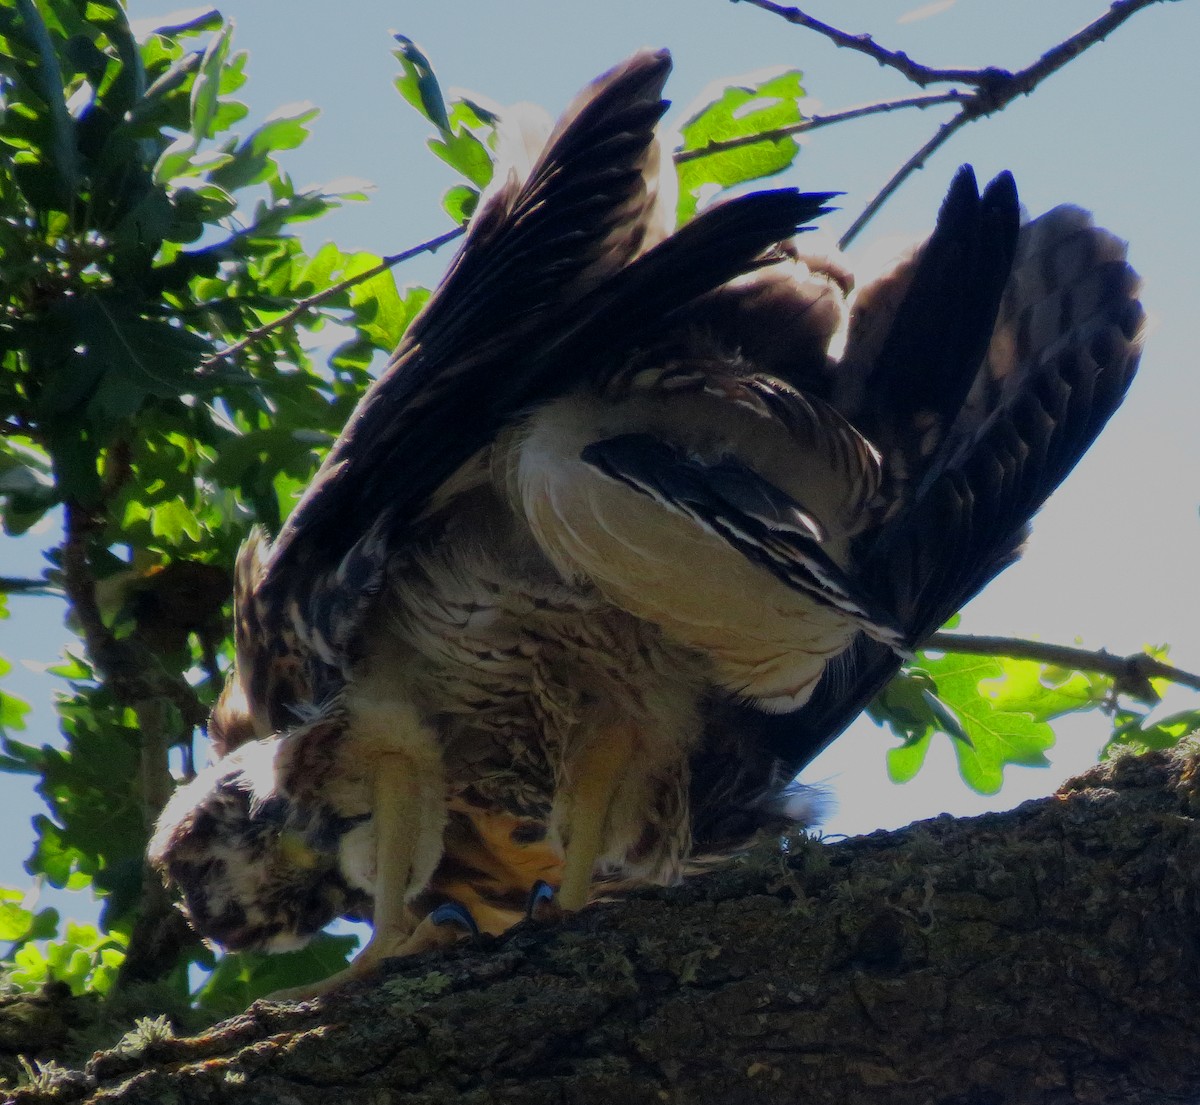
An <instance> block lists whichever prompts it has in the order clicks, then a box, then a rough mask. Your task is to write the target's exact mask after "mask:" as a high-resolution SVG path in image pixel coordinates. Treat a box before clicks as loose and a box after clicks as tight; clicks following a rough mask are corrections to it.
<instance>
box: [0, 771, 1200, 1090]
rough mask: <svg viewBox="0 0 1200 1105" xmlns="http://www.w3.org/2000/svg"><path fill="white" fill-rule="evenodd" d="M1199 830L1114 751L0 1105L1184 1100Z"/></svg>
mask: <svg viewBox="0 0 1200 1105" xmlns="http://www.w3.org/2000/svg"><path fill="white" fill-rule="evenodd" d="M1198 815H1200V760H1198V759H1197V756H1196V754H1195V753H1194V752H1193V753H1184V752H1174V753H1167V754H1164V753H1150V754H1147V755H1145V756H1123V757H1119V758H1117V759H1115V760H1112V761H1109V762H1107V763H1105V764H1103V765H1100V766H1099V767H1097V768H1094V769H1093V770H1091V771H1089V772H1088V773H1087V774H1086V775H1085V776H1082V777H1081V778H1080V779H1077V780H1073V781H1072V782H1070V783H1068V784H1066V786H1064V787H1063V789H1062V790H1061V791H1060V792H1059V794H1058V795H1057V796H1055V797H1053V798H1048V799H1044V800H1042V801H1040V802H1027V803H1025V804H1023V805H1022V806H1020V807H1019V808H1018V809H1016V810H1012V811H1009V812H1007V813H1004V814H986V815H984V816H983V817H978V818H971V819H963V820H959V821H956V820H953V819H950V818H937V819H935V820H932V821H926V822H921V823H919V824H916V825H913V826H910V827H909V828H907V829H903V830H900V831H899V832H894V833H883V832H879V833H873V834H872V835H871V836H869V837H863V838H858V839H851V840H846V841H842V842H838V843H833V844H828V843H821V842H818V841H814V840H799V841H793V842H790V843H789V847H788V850H787V853H786V855H784V854H781V852H780V849H779V847H778V844H777V843H774V844H771V845H764V846H763V847H761V848H760V849H758V850H756V851H755V852H753V853H751V854H750V855H748V856H746V857H743V858H742V859H741V860H739V861H735V862H733V863H730V864H727V865H725V866H724V867H722V868H719V869H718V870H716V871H715V872H713V873H712V874H710V875H707V876H705V877H703V878H697V879H694V880H691V881H689V882H687V883H685V884H684V885H682V886H680V887H676V888H673V889H670V890H650V891H642V892H639V893H636V894H634V895H632V896H631V897H629V898H627V899H625V900H622V901H618V902H614V903H610V904H607V905H603V904H602V905H596V906H591V907H589V908H588V909H586V910H584V911H582V912H581V913H579V914H578V915H576V916H575V917H573V918H570V919H568V920H567V921H565V922H564V923H563V924H561V925H555V926H550V927H539V926H532V925H525V926H522V927H521V928H520V929H518V930H516V931H514V932H513V933H511V934H510V935H509V936H508V937H505V938H501V939H500V940H495V939H486V938H485V939H483V940H481V941H480V942H479V943H478V944H477V945H476V946H469V945H468V946H460V947H459V948H457V949H452V950H450V951H448V952H442V953H432V954H430V955H425V956H420V957H414V958H411V959H408V960H396V961H392V962H391V963H389V964H387V965H386V966H385V967H384V968H383V970H382V971H381V974H380V977H379V978H377V979H375V980H373V981H370V982H367V983H364V984H356V985H347V986H345V987H344V988H343V989H341V990H340V991H337V992H335V993H333V994H330V995H329V996H327V997H326V998H323V999H321V1000H319V1001H316V1002H307V1003H301V1004H288V1003H271V1002H266V1001H263V1002H259V1003H257V1004H255V1005H254V1006H252V1007H251V1008H250V1009H249V1010H248V1011H247V1012H246V1013H245V1014H244V1015H242V1016H240V1017H235V1018H233V1019H232V1020H229V1021H227V1022H225V1023H224V1024H222V1025H218V1026H216V1027H215V1028H213V1029H212V1030H210V1031H209V1032H207V1033H205V1034H202V1035H200V1036H195V1037H191V1038H172V1037H170V1035H169V1033H167V1032H166V1031H164V1030H161V1029H160V1030H158V1031H156V1032H150V1031H148V1030H147V1029H146V1028H145V1027H143V1028H142V1029H141V1030H140V1031H137V1032H132V1033H130V1034H128V1035H127V1036H126V1038H125V1040H124V1041H123V1042H122V1044H121V1046H118V1047H117V1048H114V1049H113V1050H110V1051H107V1052H100V1053H98V1054H96V1055H94V1056H92V1057H91V1058H90V1059H88V1060H87V1061H86V1066H83V1068H82V1069H80V1070H76V1071H68V1070H64V1069H62V1067H61V1066H60V1067H58V1068H46V1069H44V1070H43V1071H42V1073H41V1074H40V1075H39V1076H38V1082H39V1084H38V1085H35V1086H32V1087H30V1088H27V1089H23V1090H19V1091H17V1092H16V1093H15V1094H14V1095H13V1097H12V1102H13V1105H84V1103H90V1105H100V1103H101V1102H103V1103H105V1105H148V1103H150V1102H159V1101H168V1100H169V1101H174V1102H178V1103H179V1105H201V1103H208V1102H214V1101H222V1102H228V1103H230V1105H269V1103H275V1102H279V1101H288V1102H294V1103H295V1105H327V1103H328V1102H330V1101H368V1100H369V1101H375V1100H379V1101H384V1100H386V1101H388V1102H391V1103H392V1105H452V1103H454V1102H463V1103H467V1102H469V1103H471V1105H492V1103H500V1102H503V1103H505V1105H526V1103H528V1105H534V1103H539V1105H540V1103H543V1102H549V1101H555V1102H562V1101H570V1102H580V1103H583V1102H602V1101H603V1102H611V1101H620V1102H623V1103H625V1105H651V1103H660V1102H663V1101H673V1102H694V1101H724V1102H730V1103H734V1102H736V1103H738V1105H785V1103H788V1105H790V1103H792V1102H795V1101H797V1100H803V1101H804V1102H806V1103H808V1105H844V1103H845V1102H854V1103H855V1105H913V1103H914V1102H925V1101H942V1102H950V1101H961V1102H982V1101H986V1102H988V1103H989V1105H1061V1103H1063V1102H1067V1101H1070V1102H1073V1103H1074V1105H1118V1103H1119V1105H1161V1103H1163V1102H1166V1101H1185V1100H1186V1101H1190V1100H1194V1099H1195V1090H1196V1088H1197V1086H1198V1085H1200V1051H1197V1049H1196V1047H1195V1040H1196V1037H1197V1034H1200V971H1197V969H1196V959H1197V956H1196V941H1195V928H1196V902H1197V901H1200V865H1197V864H1195V863H1192V862H1187V861H1186V857H1190V856H1194V855H1196V854H1200V821H1198ZM89 1051H90V1048H89ZM43 1054H44V1053H43ZM85 1058H86V1056H85ZM81 1061H82V1060H81Z"/></svg>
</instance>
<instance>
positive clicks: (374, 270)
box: [199, 225, 466, 372]
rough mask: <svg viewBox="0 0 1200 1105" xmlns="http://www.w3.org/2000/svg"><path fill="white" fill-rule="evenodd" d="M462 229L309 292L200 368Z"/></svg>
mask: <svg viewBox="0 0 1200 1105" xmlns="http://www.w3.org/2000/svg"><path fill="white" fill-rule="evenodd" d="M465 232H466V226H465V225H464V226H456V227H455V228H454V229H453V230H448V231H446V233H445V234H439V235H438V236H437V237H436V238H430V239H429V240H428V241H427V242H422V243H421V244H420V245H416V246H412V247H410V248H409V249H405V250H401V252H399V253H393V254H391V255H390V256H388V257H384V258H383V259H382V260H381V261H380V262H379V264H378V265H374V266H373V267H371V268H369V269H366V270H364V271H363V272H360V273H358V274H357V275H355V276H351V277H349V278H348V279H346V280H342V281H340V282H339V283H337V284H334V285H332V286H331V287H328V288H326V289H325V290H324V291H323V292H317V293H316V295H310V296H308V298H306V299H302V300H300V301H299V302H298V303H296V304H295V306H293V307H292V308H291V309H290V310H288V311H287V312H286V313H285V314H282V315H280V316H279V318H276V319H272V320H271V321H270V322H266V323H263V325H262V326H257V327H255V328H254V329H253V330H251V331H250V333H248V334H247V335H246V336H245V337H244V338H241V339H240V340H239V341H236V342H234V343H233V345H231V346H229V347H228V348H226V349H222V350H221V351H220V352H219V353H214V354H213V355H212V356H211V357H205V358H204V360H203V361H201V362H200V369H199V370H200V371H201V372H205V371H208V370H210V369H213V368H215V367H216V366H217V365H218V364H220V363H221V362H222V361H230V360H232V359H233V358H234V357H236V356H237V355H238V354H239V353H241V352H242V351H243V350H244V349H246V348H247V347H249V346H251V345H253V344H254V343H255V342H258V341H262V339H263V338H265V337H266V336H267V335H268V334H270V333H272V332H273V331H275V330H278V329H280V328H281V327H283V326H288V325H289V324H291V323H293V322H295V321H296V319H298V318H299V317H300V316H301V315H302V314H304V312H305V311H311V310H312V309H313V308H314V307H319V306H320V305H321V304H322V303H325V302H326V301H327V300H330V299H332V298H333V297H334V296H336V295H338V294H339V293H341V292H344V291H345V290H346V289H347V288H353V287H354V286H355V285H356V284H361V283H363V281H365V280H370V279H371V278H372V277H375V276H378V275H379V274H380V273H381V272H387V270H388V269H390V268H394V267H395V266H396V265H399V264H400V263H401V262H403V261H408V260H411V259H412V258H413V257H416V256H417V255H418V254H421V253H434V252H436V251H437V250H439V249H441V248H442V246H444V245H445V244H446V243H447V242H452V241H454V239H455V238H461V237H462V235H463V234H464V233H465Z"/></svg>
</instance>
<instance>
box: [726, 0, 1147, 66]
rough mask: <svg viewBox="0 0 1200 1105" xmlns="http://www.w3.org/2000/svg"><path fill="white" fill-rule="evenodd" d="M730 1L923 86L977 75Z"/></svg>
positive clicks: (767, 3)
mask: <svg viewBox="0 0 1200 1105" xmlns="http://www.w3.org/2000/svg"><path fill="white" fill-rule="evenodd" d="M732 2H733V3H734V4H739V3H740V4H749V5H751V6H752V7H755V8H762V10H763V11H766V12H771V13H772V14H774V15H777V16H779V17H780V18H781V19H785V20H787V22H789V23H791V24H793V25H794V26H797V27H804V28H805V29H806V30H809V31H814V32H816V33H817V34H819V35H821V36H822V37H823V38H827V39H829V41H830V42H832V43H833V44H834V45H835V46H837V47H839V48H841V49H845V50H854V51H857V52H858V53H860V54H866V55H867V57H869V58H873V59H874V60H875V61H877V62H879V64H880V65H882V66H884V67H885V68H887V69H895V70H896V72H897V73H900V74H901V75H902V76H903V77H904V78H905V79H906V80H909V81H911V82H912V83H913V84H916V85H920V87H922V88H924V87H926V86H927V85H931V84H940V83H944V82H954V83H958V82H961V83H963V84H972V83H974V82H975V80H976V79H977V78H978V76H979V72H980V71H979V70H978V69H936V68H934V67H933V66H929V65H921V64H920V63H919V62H915V61H913V60H912V58H910V57H909V56H908V55H907V54H906V53H904V52H903V51H901V50H889V49H887V48H886V47H885V46H880V45H879V43H878V42H876V41H875V39H874V38H873V37H872V36H871V35H869V34H860V35H854V34H850V33H849V32H848V31H842V30H839V29H838V28H837V27H834V26H832V25H830V24H829V23H824V22H822V21H821V20H820V19H815V18H814V17H813V16H811V15H809V14H808V13H807V12H803V11H801V10H800V9H799V8H792V7H787V6H786V5H784V4H776V3H775V2H774V0H732ZM1142 2H1143V3H1146V2H1149V3H1153V2H1154V0H1142Z"/></svg>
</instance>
